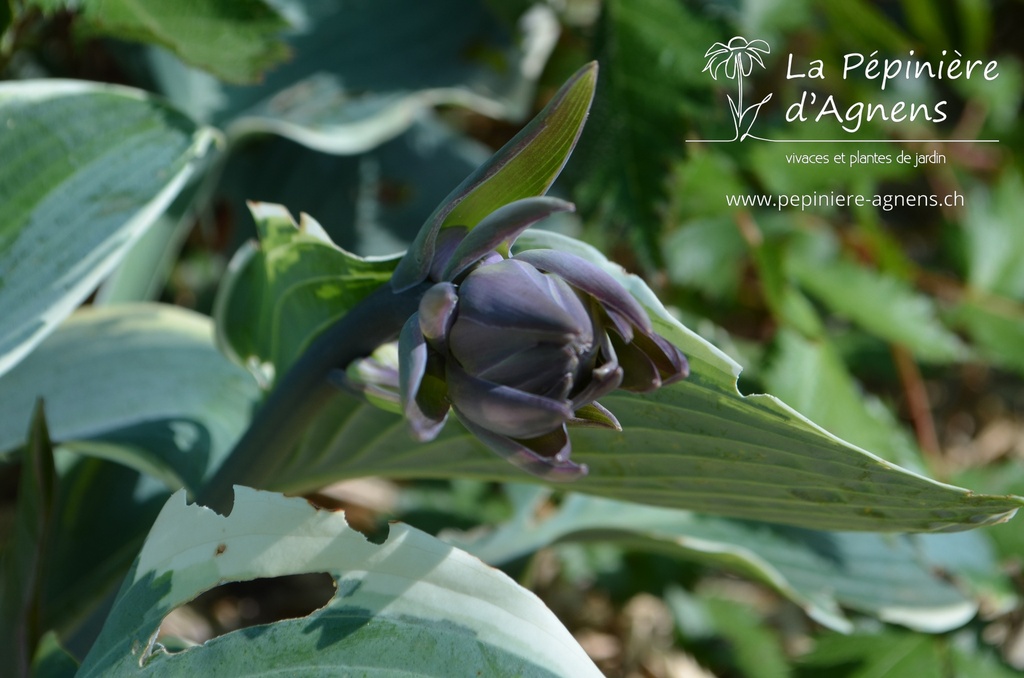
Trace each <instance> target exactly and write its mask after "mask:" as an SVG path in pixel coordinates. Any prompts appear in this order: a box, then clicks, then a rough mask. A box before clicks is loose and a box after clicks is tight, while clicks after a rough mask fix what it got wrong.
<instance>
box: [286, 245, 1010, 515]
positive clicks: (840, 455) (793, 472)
mask: <svg viewBox="0 0 1024 678" xmlns="http://www.w3.org/2000/svg"><path fill="white" fill-rule="evenodd" d="M517 246H518V247H521V248H530V247H554V248H557V249H563V250H567V251H572V252H575V253H576V254H578V255H580V256H583V257H584V258H588V259H590V260H592V261H594V262H595V263H597V264H599V265H601V266H603V267H605V268H606V269H607V270H608V271H609V272H610V273H611V274H612V275H614V276H617V277H618V278H619V280H620V281H621V282H622V283H623V284H624V285H625V286H626V288H627V289H628V290H629V291H630V292H631V293H632V294H633V295H634V296H635V297H636V298H637V299H638V300H639V301H640V302H641V303H642V304H643V305H644V306H646V307H647V309H648V311H649V312H650V313H651V315H652V319H653V322H654V325H655V328H656V330H657V331H658V332H659V333H661V334H662V335H663V336H665V337H667V338H668V339H669V340H670V341H672V342H673V343H675V344H677V345H678V346H679V347H680V348H682V349H683V350H684V352H685V353H686V355H687V357H688V359H689V361H690V366H691V376H690V378H689V379H687V380H685V381H683V382H681V383H678V384H674V385H673V386H671V387H668V388H663V389H661V390H660V391H657V392H656V393H653V394H649V395H636V394H628V393H624V392H617V393H615V394H612V395H610V396H607V397H605V398H602V399H601V401H602V404H604V405H605V406H607V407H608V408H609V409H610V410H611V411H612V412H614V413H615V415H616V416H617V417H618V419H619V421H620V422H621V423H622V425H623V431H621V432H615V431H605V430H596V429H575V430H573V431H572V432H571V436H572V439H573V447H574V452H573V458H574V459H576V460H579V461H582V462H585V463H586V464H588V465H589V467H590V474H589V475H588V476H587V477H586V478H583V479H581V480H578V481H575V482H574V483H573V486H572V487H573V489H574V490H577V491H580V492H584V493H588V494H594V495H599V496H604V497H607V498H614V499H621V500H628V501H634V502H638V503H642V504H651V505H656V506H663V507H669V508H684V509H690V510H694V511H701V512H706V513H713V514H720V515H726V516H731V517H737V518H744V519H750V520H760V521H767V522H774V523H783V524H790V525H797V526H802V527H808V528H815V529H828V530H870V531H900V532H903V531H944V530H950V531H952V530H962V529H969V528H971V527H976V526H978V525H982V524H988V523H993V522H1001V521H1004V520H1006V519H1008V518H1009V517H1010V516H1011V515H1012V514H1013V512H1014V511H1015V510H1016V509H1017V508H1018V507H1019V506H1020V505H1021V504H1022V502H1024V500H1022V499H1021V498H1018V497H1012V496H1006V497H997V496H985V495H978V494H974V493H972V492H970V491H967V490H963V489H960V488H956V487H952V486H949V485H943V484H941V483H936V482H934V481H932V480H929V479H927V478H924V477H922V476H920V475H917V474H915V473H912V472H910V471H907V470H905V469H902V468H900V467H898V466H896V465H894V464H891V463H889V462H887V461H885V460H883V459H880V458H878V457H877V456H875V455H873V454H871V453H869V452H867V451H865V450H862V449H860V448H858V447H855V446H853V445H851V444H849V443H847V442H845V441H843V440H841V439H839V438H837V437H835V436H834V435H832V434H829V433H827V432H826V431H824V430H823V429H821V428H820V427H819V426H817V425H815V424H813V423H812V422H810V421H808V420H807V419H806V418H804V417H802V416H801V415H799V414H798V413H797V412H795V411H794V410H793V409H791V408H790V407H788V406H786V405H785V404H783V403H782V402H780V401H779V400H778V399H776V398H774V397H772V396H769V395H756V396H747V397H744V396H741V395H740V394H739V393H738V391H737V389H736V379H737V376H738V374H739V366H738V365H737V364H736V363H735V362H733V361H732V360H730V359H729V358H728V357H727V356H725V355H724V354H722V353H721V352H720V351H718V350H717V349H715V348H714V347H713V346H711V345H710V344H708V343H707V342H705V341H704V340H702V339H701V338H700V337H698V336H697V335H695V334H694V333H693V332H691V331H690V330H688V329H686V328H685V327H683V326H682V325H680V324H679V323H678V322H676V321H675V320H674V319H673V318H672V317H671V316H670V315H669V314H668V313H667V312H666V311H665V309H664V308H663V307H662V306H661V304H660V302H659V301H658V300H657V298H656V297H655V296H654V294H653V293H652V292H651V291H650V289H648V288H647V286H646V285H645V284H644V283H643V282H642V281H641V280H640V279H639V278H637V277H635V276H629V275H626V274H625V273H624V272H623V271H622V269H621V268H618V267H616V266H614V265H612V264H610V263H609V262H608V261H607V260H606V259H604V257H603V256H601V255H600V253H598V252H597V251H596V250H594V249H593V248H591V247H588V246H586V245H584V244H583V243H580V242H578V241H576V240H573V239H571V238H566V237H564V236H558V235H555V234H551V233H543V232H539V231H538V232H529V231H528V232H527V233H525V234H523V236H521V237H520V240H519V243H518V245H517ZM371 475H380V476H389V477H396V478H412V477H429V478H450V477H473V478H482V479H491V480H516V479H519V480H522V479H523V475H522V474H521V472H519V471H518V470H516V469H515V468H513V467H512V466H510V465H508V464H507V463H506V462H504V461H503V460H501V459H499V458H498V457H496V456H495V455H493V454H492V453H490V452H488V451H487V450H486V449H485V448H484V447H483V446H482V445H481V444H480V443H478V442H477V441H476V440H475V439H474V438H473V437H472V436H470V435H468V434H467V433H466V432H465V431H464V430H463V429H461V428H460V427H459V426H458V425H457V424H456V423H455V422H450V423H449V424H448V426H447V427H446V429H445V430H444V431H443V432H442V434H441V435H440V436H439V437H438V438H437V439H436V440H434V441H432V442H429V443H421V444H414V443H413V442H412V439H411V436H410V435H409V432H408V430H407V427H406V424H405V422H404V421H403V420H402V419H401V418H400V417H397V416H395V415H393V414H390V413H388V412H384V411H381V410H377V409H376V408H374V407H372V406H370V405H367V404H365V403H360V402H358V401H356V400H354V399H352V398H350V397H348V396H338V397H336V398H334V399H333V400H332V401H331V402H330V403H329V404H328V405H327V407H326V409H325V411H324V412H323V413H321V414H320V415H318V417H317V419H316V421H315V422H313V423H312V425H310V426H309V427H308V428H306V429H305V432H304V434H303V439H302V441H301V442H300V443H299V445H298V446H297V447H296V448H295V449H293V450H291V451H289V452H288V453H287V454H284V455H282V456H281V460H280V464H279V466H277V467H276V470H275V473H274V477H273V479H272V480H271V481H270V482H271V485H272V488H271V489H277V490H282V491H288V492H300V491H305V490H311V489H313V488H315V487H320V486H323V485H324V484H327V483H329V482H331V481H333V480H337V479H341V478H350V477H360V476H371Z"/></svg>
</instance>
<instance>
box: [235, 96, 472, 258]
mask: <svg viewBox="0 0 1024 678" xmlns="http://www.w3.org/2000/svg"><path fill="white" fill-rule="evenodd" d="M490 155H491V151H490V150H489V149H488V148H487V147H486V146H484V145H483V144H481V143H479V142H477V141H475V140H473V139H470V138H468V137H466V136H464V135H462V134H458V133H456V132H455V131H454V130H453V129H452V128H451V126H450V125H446V124H445V123H443V122H442V121H441V120H440V119H439V118H438V116H435V115H432V114H431V115H424V116H422V117H421V118H419V119H417V121H416V122H415V123H413V125H412V126H411V127H410V128H409V129H407V130H406V131H405V132H404V133H403V134H401V135H399V136H397V137H395V138H394V139H392V140H390V141H388V142H385V143H383V144H381V145H379V146H377V147H376V148H374V149H372V150H370V151H368V152H366V153H362V154H359V155H355V156H352V155H328V154H325V153H321V152H319V151H313V150H310V149H308V148H306V147H304V146H301V145H299V144H297V143H295V142H293V141H289V140H288V139H283V138H281V137H267V138H265V139H262V140H261V141H260V142H259V143H252V144H244V145H243V147H242V148H238V149H236V150H234V151H233V152H232V154H231V157H230V158H229V160H228V162H227V164H226V167H225V170H224V175H223V179H222V181H221V183H220V185H219V187H218V190H219V191H220V193H222V194H226V195H227V196H228V197H229V199H230V201H231V203H230V204H231V208H232V216H233V218H234V220H235V221H239V222H243V221H244V222H245V223H248V220H249V217H248V209H247V208H246V201H247V200H250V199H252V198H253V197H254V196H257V197H259V199H260V201H261V202H272V203H278V204H281V205H287V206H288V209H289V210H291V212H292V213H293V214H295V215H298V214H300V213H302V212H305V213H307V214H313V215H316V219H317V221H319V222H320V223H321V224H322V225H323V227H324V229H325V230H326V231H327V232H328V233H329V234H330V236H331V239H332V240H333V241H334V242H335V243H336V244H338V245H339V246H341V247H343V248H344V249H346V250H348V251H350V252H354V253H357V254H359V255H362V256H383V255H388V254H394V253H396V252H401V251H404V250H405V248H407V247H408V246H409V243H411V242H412V240H413V238H415V237H416V232H417V231H418V230H419V229H420V226H422V224H423V215H425V214H430V212H431V210H433V209H434V208H435V207H436V206H437V204H438V203H439V202H440V201H441V200H442V199H443V198H444V197H445V196H446V195H448V193H449V191H451V189H452V186H455V185H457V184H458V183H459V182H460V181H462V180H463V179H464V178H465V177H466V175H468V174H469V173H470V172H472V171H473V170H474V169H476V168H477V167H478V166H479V165H480V164H481V163H483V162H486V161H487V158H489V157H490ZM282 167H287V168H288V171H286V172H283V171H282V169H281V168H282ZM340 186H346V187H348V188H347V189H346V190H339V187H340Z"/></svg>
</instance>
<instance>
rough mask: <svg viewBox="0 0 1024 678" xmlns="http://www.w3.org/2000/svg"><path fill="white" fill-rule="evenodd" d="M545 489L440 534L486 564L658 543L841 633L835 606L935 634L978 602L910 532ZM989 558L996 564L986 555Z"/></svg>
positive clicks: (960, 542)
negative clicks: (842, 527)
mask: <svg viewBox="0 0 1024 678" xmlns="http://www.w3.org/2000/svg"><path fill="white" fill-rule="evenodd" d="M548 496H549V492H546V491H544V490H532V491H531V490H529V489H527V488H515V491H514V494H513V497H515V499H516V504H517V506H516V513H515V516H514V517H513V518H512V519H511V520H510V521H508V522H506V523H504V524H502V525H499V526H498V527H497V528H496V529H494V530H492V531H490V532H484V533H481V532H479V531H474V532H470V533H465V534H455V533H449V534H442V535H440V536H441V538H442V539H445V540H446V541H448V542H450V543H452V544H453V545H455V546H457V547H458V548H461V549H464V550H466V551H469V552H470V553H473V554H475V555H477V556H479V557H480V558H482V559H483V560H485V561H486V562H488V563H492V564H494V565H500V564H502V563H505V562H508V561H510V560H513V559H515V558H519V557H522V556H524V555H527V554H529V553H532V552H534V551H536V550H538V549H540V548H542V547H545V546H548V545H550V544H553V543H557V542H565V541H577V540H588V539H601V540H602V541H609V540H610V541H614V542H617V543H622V544H625V545H628V546H630V547H632V548H645V549H651V550H657V551H659V552H665V553H669V554H672V555H675V556H678V557H680V558H685V559H692V560H697V561H699V562H704V563H709V564H713V565H715V566H718V567H724V568H726V569H729V570H732V571H734V572H737V573H739V574H743V575H746V576H749V577H752V578H754V579H757V580H759V581H763V582H765V583H766V584H768V585H769V586H771V587H772V588H774V589H775V590H777V591H778V592H779V593H781V594H782V595H784V596H786V597H787V598H789V599H790V600H792V601H793V602H795V603H796V604H798V605H800V606H801V607H802V608H803V609H804V610H805V611H806V612H807V613H808V614H809V615H810V616H811V617H813V618H814V619H815V620H816V621H818V622H819V623H821V624H824V625H826V626H829V627H830V628H833V629H837V630H841V631H849V630H852V625H851V624H850V622H849V621H848V620H847V619H846V617H845V616H844V615H843V612H842V610H841V608H843V607H846V608H853V609H856V610H859V611H861V612H866V613H868V614H872V615H875V616H878V617H880V618H881V619H884V620H886V621H890V622H895V623H899V624H904V625H906V626H909V627H911V628H914V629H918V630H922V631H928V632H933V633H934V632H941V631H946V630H949V629H951V628H955V627H957V626H960V625H961V624H963V623H965V622H966V621H967V620H969V619H970V618H971V617H972V616H973V615H974V613H975V612H976V610H977V604H976V603H975V602H974V601H972V600H970V599H969V598H967V597H966V596H965V595H964V594H963V593H962V592H961V591H960V590H959V589H958V588H957V587H956V586H954V585H953V584H951V583H950V582H949V581H947V580H946V579H945V578H944V577H942V576H940V575H939V574H937V573H936V571H935V570H936V569H938V567H937V566H938V565H939V564H938V563H935V562H931V561H929V560H928V559H926V558H924V557H922V554H921V547H920V545H918V544H915V542H914V539H915V537H913V536H907V535H877V534H864V533H859V532H821V531H816V530H804V529H799V528H790V527H782V526H779V525H770V524H767V523H760V522H754V521H739V520H729V519H727V518H720V517H716V516H708V515H702V514H698V513H691V512H689V511H680V510H677V509H665V508H657V507H653V506H644V505H641V504H636V503H628V502H621V501H613V500H608V499H601V498H597V497H588V496H585V495H581V494H575V493H573V494H569V495H568V496H566V497H565V498H563V499H562V501H561V503H560V504H559V505H558V508H557V509H555V510H553V511H543V512H542V511H540V510H539V509H541V506H542V504H543V503H544V501H545V500H546V499H547V497H548ZM540 516H543V517H540ZM975 535H976V533H966V534H960V535H942V536H941V539H943V540H947V548H952V549H964V548H966V549H971V550H978V551H985V550H986V549H985V548H984V547H985V546H986V544H985V542H984V540H983V538H981V537H977V536H975ZM929 536H931V535H929ZM934 538H937V539H938V538H940V537H934ZM950 540H952V541H950ZM989 566H990V567H992V568H995V564H994V561H993V560H992V559H991V558H990V559H989Z"/></svg>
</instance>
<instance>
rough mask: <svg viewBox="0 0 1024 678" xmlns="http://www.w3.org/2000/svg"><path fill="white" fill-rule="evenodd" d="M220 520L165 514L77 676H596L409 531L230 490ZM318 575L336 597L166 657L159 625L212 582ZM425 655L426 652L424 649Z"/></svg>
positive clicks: (174, 511) (553, 623)
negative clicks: (351, 522) (363, 526)
mask: <svg viewBox="0 0 1024 678" xmlns="http://www.w3.org/2000/svg"><path fill="white" fill-rule="evenodd" d="M235 495H236V499H235V505H234V508H233V510H232V512H231V514H230V516H228V517H222V516H219V515H217V514H215V513H213V512H212V511H210V510H209V509H205V508H203V507H200V506H196V505H186V503H185V496H184V493H178V494H176V495H175V496H173V497H172V498H171V499H170V500H169V501H168V503H167V505H166V506H165V507H164V510H163V511H162V512H161V514H160V516H159V517H158V518H157V520H156V523H155V524H154V525H153V529H152V531H151V533H150V537H149V539H147V541H146V544H145V545H144V546H143V548H142V551H141V553H140V554H139V556H138V558H137V560H136V562H135V565H134V567H133V568H132V571H131V572H130V573H129V575H128V577H127V578H126V580H125V584H124V586H123V588H122V589H121V593H120V595H119V596H118V599H117V601H116V602H115V603H114V607H113V609H112V610H111V613H110V616H109V618H108V620H107V623H106V624H105V626H104V629H103V631H101V633H100V636H99V638H98V639H97V641H96V644H95V646H94V647H93V649H92V650H91V651H90V653H89V655H88V656H87V657H86V659H85V662H84V663H83V665H82V669H81V671H80V672H79V676H81V677H82V678H88V677H89V676H133V675H143V674H144V673H151V672H153V671H156V672H158V673H165V674H170V673H173V674H179V675H187V674H192V675H212V674H216V675H218V676H258V675H269V674H271V673H285V672H298V671H302V670H306V671H309V670H311V667H319V668H320V669H321V670H323V671H325V672H327V671H330V672H334V673H348V672H354V671H363V672H366V673H368V674H377V675H385V674H387V675H394V674H396V673H400V672H408V673H410V674H415V675H421V676H439V677H440V676H443V677H445V678H447V677H448V676H451V675H494V676H505V675H530V676H566V675H571V676H600V675H601V674H600V672H598V670H597V668H596V667H595V666H594V665H593V662H591V661H590V659H589V658H588V657H587V656H586V654H585V653H584V652H583V649H582V648H581V647H580V646H579V645H578V644H577V643H576V641H575V640H573V638H572V636H571V635H570V634H569V632H568V631H567V630H565V628H563V627H562V625H561V624H560V623H559V621H558V620H557V618H556V617H555V616H554V615H553V614H552V613H551V612H550V611H549V610H548V609H547V608H546V607H544V605H543V603H541V602H540V600H539V599H538V598H537V597H536V596H534V595H533V594H532V593H530V592H528V591H526V590H525V589H523V588H521V587H520V586H519V585H517V584H516V583H515V582H513V581H512V580H511V579H509V578H508V577H507V576H506V575H504V574H502V573H501V572H499V571H498V570H495V569H493V568H490V567H487V566H485V565H484V564H483V563H481V562H479V561H478V560H476V559H474V558H473V557H471V556H469V555H468V554H466V553H464V552H462V551H459V550H457V549H454V548H452V547H451V546H449V545H447V544H444V543H442V542H440V541H438V540H436V539H434V538H433V537H430V536H429V535H427V534H425V533H423V532H420V531H418V530H415V529H413V528H411V527H408V526H405V525H401V524H395V525H391V526H390V534H389V536H388V538H387V539H386V540H385V541H384V543H383V544H373V543H370V542H369V541H367V540H366V538H365V537H364V536H363V535H362V534H360V533H359V532H357V531H355V530H353V529H351V528H350V527H349V526H348V524H347V523H346V521H345V517H344V515H343V514H341V513H334V512H327V511H317V510H315V509H314V508H313V507H311V506H310V505H309V504H307V503H306V502H305V501H304V500H301V499H287V498H284V497H281V496H278V495H274V494H270V493H262V492H256V491H253V490H250V489H248V488H244V487H236V488H235ZM313 572H328V573H329V574H331V576H333V577H334V578H335V580H336V581H337V593H336V595H335V597H334V598H333V599H332V600H331V601H330V602H329V603H328V604H327V605H326V606H324V607H322V608H320V609H319V610H317V611H315V612H313V613H312V614H311V615H309V616H308V617H305V618H302V619H291V620H286V621H281V622H277V623H274V624H270V625H266V626H260V627H254V628H250V629H245V630H242V631H237V632H234V633H228V634H226V635H223V636H220V637H219V638H216V639H214V640H211V641H208V642H207V643H205V644H204V645H202V646H199V647H193V648H189V649H187V650H185V651H183V652H178V653H174V654H169V653H167V652H166V651H165V650H164V649H163V648H162V647H160V646H159V645H157V644H154V641H155V638H156V636H155V633H156V632H157V630H158V629H159V626H160V623H161V621H162V620H163V618H164V616H165V615H166V614H167V613H169V612H170V611H171V610H173V609H174V608H176V607H177V606H179V605H182V604H183V603H185V602H187V601H189V600H191V599H192V598H194V597H195V596H197V595H198V594H200V593H202V592H203V591H206V590H209V589H211V588H213V587H215V586H217V585H218V584H220V583H223V582H225V581H246V580H251V579H256V578H260V577H274V576H280V575H286V574H299V573H313ZM425 648H426V649H425Z"/></svg>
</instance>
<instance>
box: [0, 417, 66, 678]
mask: <svg viewBox="0 0 1024 678" xmlns="http://www.w3.org/2000/svg"><path fill="white" fill-rule="evenodd" d="M23 421H25V422H27V421H31V426H30V427H29V440H28V445H27V446H26V450H25V455H24V458H23V460H22V467H21V481H20V483H19V486H18V504H17V508H16V510H15V518H14V520H15V527H14V538H13V539H12V543H10V544H9V545H8V548H7V549H6V550H5V551H4V552H3V553H2V554H0V555H2V556H3V558H2V559H0V565H2V568H0V601H2V604H0V673H3V674H4V675H11V676H14V675H23V676H27V675H29V667H30V666H31V663H32V658H33V656H34V655H35V652H36V647H37V645H38V644H39V642H40V640H41V639H42V636H43V633H44V632H45V631H46V629H45V628H43V627H41V626H40V624H41V623H42V621H43V620H42V618H41V615H40V606H41V605H40V599H41V598H42V597H43V593H42V590H43V588H44V585H45V579H46V578H45V571H46V569H47V568H48V566H49V560H50V557H51V550H52V539H53V535H52V531H53V522H54V495H55V494H56V491H55V489H54V488H55V484H56V472H55V471H54V467H53V448H52V447H51V445H50V436H49V433H48V431H47V428H46V416H45V414H44V413H43V405H42V402H41V401H40V402H37V403H36V404H35V411H34V412H33V413H32V415H31V417H30V418H29V417H26V418H25V419H24V420H23Z"/></svg>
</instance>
